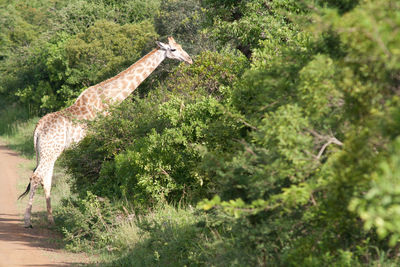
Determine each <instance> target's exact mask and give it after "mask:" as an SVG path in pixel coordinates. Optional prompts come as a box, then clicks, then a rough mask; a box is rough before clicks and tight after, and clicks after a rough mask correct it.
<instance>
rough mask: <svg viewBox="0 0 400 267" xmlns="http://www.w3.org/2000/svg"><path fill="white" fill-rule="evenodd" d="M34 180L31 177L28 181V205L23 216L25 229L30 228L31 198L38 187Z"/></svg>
mask: <svg viewBox="0 0 400 267" xmlns="http://www.w3.org/2000/svg"><path fill="white" fill-rule="evenodd" d="M35 178H36V177H35V176H34V175H33V176H32V177H31V180H30V192H29V201H28V205H27V207H26V210H25V216H24V224H25V228H32V224H31V213H32V204H33V197H34V196H35V192H36V188H37V187H38V185H39V182H38V181H37V179H35Z"/></svg>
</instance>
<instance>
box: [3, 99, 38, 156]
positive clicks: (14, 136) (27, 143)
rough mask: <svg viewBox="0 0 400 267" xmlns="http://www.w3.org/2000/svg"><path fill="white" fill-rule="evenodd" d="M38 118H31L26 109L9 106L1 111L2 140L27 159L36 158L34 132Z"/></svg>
mask: <svg viewBox="0 0 400 267" xmlns="http://www.w3.org/2000/svg"><path fill="white" fill-rule="evenodd" d="M38 120H39V118H38V117H33V118H29V113H28V111H27V110H26V109H24V108H21V107H17V106H9V107H7V108H4V109H3V110H1V111H0V138H1V139H2V140H3V141H4V142H5V143H6V144H7V146H8V147H10V148H11V149H12V150H14V151H17V152H19V153H20V154H21V155H22V156H24V157H26V158H33V157H34V149H33V131H34V130H35V126H36V123H37V122H38Z"/></svg>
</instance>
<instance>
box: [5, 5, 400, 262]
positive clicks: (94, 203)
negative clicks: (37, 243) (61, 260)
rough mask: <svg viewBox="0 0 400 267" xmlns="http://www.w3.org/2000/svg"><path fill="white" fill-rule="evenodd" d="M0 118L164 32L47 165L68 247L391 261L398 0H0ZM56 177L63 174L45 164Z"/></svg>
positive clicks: (72, 91) (17, 121) (398, 146)
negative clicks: (61, 179) (125, 95)
mask: <svg viewBox="0 0 400 267" xmlns="http://www.w3.org/2000/svg"><path fill="white" fill-rule="evenodd" d="M0 7H1V8H0V29H1V30H0V97H1V101H2V102H1V104H2V107H3V108H2V111H1V112H0V121H1V122H0V133H1V135H2V136H3V137H7V136H8V138H9V139H8V142H9V144H10V146H11V147H13V148H14V149H16V150H19V151H21V152H22V153H25V154H26V155H28V156H29V155H30V156H32V149H31V147H33V145H32V144H31V142H32V141H31V139H30V138H31V136H30V134H31V133H32V131H33V127H34V123H35V122H36V121H37V120H38V118H39V117H40V116H42V115H44V114H46V113H48V112H51V111H56V110H59V109H61V108H63V107H66V106H68V105H69V104H71V103H72V101H73V100H74V98H75V97H76V96H77V95H79V93H80V92H81V91H82V90H84V89H86V88H87V87H88V86H90V85H93V84H95V83H98V82H100V81H102V80H104V79H106V78H108V77H110V76H113V75H115V74H117V73H118V72H119V71H121V70H123V69H125V68H126V67H128V66H129V65H130V64H132V63H134V62H135V61H136V60H137V59H139V58H140V57H141V56H142V55H143V54H144V53H146V52H148V51H149V50H150V49H151V48H153V47H154V46H155V45H154V41H155V40H161V41H163V40H165V39H166V37H167V36H169V35H172V36H174V38H175V39H176V40H177V41H178V42H180V43H181V44H182V46H183V47H184V49H185V50H187V51H188V52H189V54H191V56H192V57H193V59H194V63H193V65H184V64H177V63H175V62H171V61H165V63H163V64H162V66H161V67H160V68H159V69H157V70H156V71H155V72H154V73H153V74H152V75H151V76H150V77H149V79H148V80H146V82H145V83H143V84H142V85H141V86H140V87H139V88H138V90H137V92H135V93H134V94H133V95H132V97H130V98H129V99H127V100H126V101H124V102H123V103H122V104H121V105H120V106H117V107H113V108H112V110H111V115H110V116H107V117H99V118H98V119H97V120H95V121H93V122H90V123H89V134H88V136H87V137H86V138H85V139H84V140H83V141H82V142H80V143H79V144H77V145H75V146H73V147H72V148H71V149H69V150H67V151H65V153H64V154H63V155H62V158H61V159H60V161H59V164H60V165H61V166H62V167H63V169H64V170H65V172H66V173H67V176H68V178H66V179H67V180H68V184H69V189H68V190H70V193H69V194H65V195H63V196H62V199H61V200H60V204H59V205H58V206H57V208H56V210H55V218H56V224H57V227H58V230H59V231H60V232H62V233H63V235H64V238H65V241H66V242H67V245H66V247H67V248H68V249H69V250H72V251H86V252H92V253H99V254H101V255H102V256H101V259H100V260H99V262H98V263H97V264H99V263H101V264H102V266H103V265H104V266H107V265H109V266H398V265H399V264H400V262H399V248H400V246H399V244H400V242H399V240H400V230H399V229H400V227H399V222H400V198H399V188H400V180H399V178H400V176H399V174H400V154H399V151H400V137H399V136H400V98H399V81H400V78H399V77H400V50H399V47H400V20H399V17H400V11H399V10H400V4H399V3H398V1H394V0H375V1H372V0H370V1H368V0H366V1H348V0H340V1H314V0H304V1H296V0H271V1H266V0H248V1H231V0H203V1H199V0H152V1H144V0H123V1H113V0H73V1H64V0H52V1H50V0H43V1H24V0H20V1H7V0H5V1H0ZM55 182H57V181H55Z"/></svg>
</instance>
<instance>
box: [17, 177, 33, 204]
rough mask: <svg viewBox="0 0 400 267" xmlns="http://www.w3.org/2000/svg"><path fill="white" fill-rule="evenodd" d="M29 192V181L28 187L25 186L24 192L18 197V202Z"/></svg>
mask: <svg viewBox="0 0 400 267" xmlns="http://www.w3.org/2000/svg"><path fill="white" fill-rule="evenodd" d="M30 190H31V181H29V184H28V186H27V188H26V190H25V192H23V193H22V194H21V195H20V196H19V197H18V200H20V199H21V198H23V197H25V196H26V195H27V194H28V193H29V191H30Z"/></svg>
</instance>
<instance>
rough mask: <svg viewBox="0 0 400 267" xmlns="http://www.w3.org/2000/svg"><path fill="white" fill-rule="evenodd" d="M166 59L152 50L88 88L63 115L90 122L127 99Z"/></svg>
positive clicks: (161, 53) (161, 52) (162, 54)
mask: <svg viewBox="0 0 400 267" xmlns="http://www.w3.org/2000/svg"><path fill="white" fill-rule="evenodd" d="M165 58H166V53H165V51H163V50H160V49H154V50H153V51H151V52H150V53H148V54H147V55H145V56H144V57H142V58H141V59H139V60H138V61H137V62H136V63H134V64H133V65H131V66H130V67H129V68H127V69H126V70H124V71H122V72H121V73H119V74H117V75H116V76H114V77H112V78H110V79H108V80H106V81H103V82H101V83H99V84H96V85H94V86H92V87H89V88H88V89H86V90H85V91H83V92H82V93H81V94H80V95H79V97H78V99H77V100H76V101H75V103H74V104H73V105H72V106H70V107H68V108H66V109H65V110H64V113H65V114H66V115H68V116H71V117H74V118H76V119H78V120H91V119H93V118H94V117H96V115H97V114H98V113H101V112H103V111H104V110H105V109H107V107H108V106H109V105H110V104H117V103H120V102H122V101H123V100H124V99H125V98H127V97H128V96H129V95H130V94H131V93H132V92H133V91H134V90H135V89H136V88H137V87H138V86H139V85H140V84H141V83H142V82H143V81H144V80H145V79H146V78H147V77H148V76H149V75H150V74H151V73H152V72H153V71H154V70H155V69H156V68H157V67H158V66H159V65H160V64H161V62H162V61H163V60H164V59H165Z"/></svg>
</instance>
